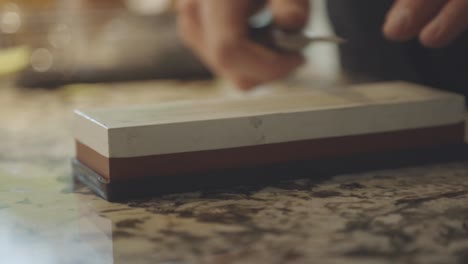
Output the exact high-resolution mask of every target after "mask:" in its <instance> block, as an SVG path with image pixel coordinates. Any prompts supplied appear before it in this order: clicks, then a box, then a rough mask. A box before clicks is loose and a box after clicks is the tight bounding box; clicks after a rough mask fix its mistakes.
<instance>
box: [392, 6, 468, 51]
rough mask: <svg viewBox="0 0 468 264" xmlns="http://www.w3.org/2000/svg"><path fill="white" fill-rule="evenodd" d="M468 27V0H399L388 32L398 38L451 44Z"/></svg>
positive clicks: (393, 38)
mask: <svg viewBox="0 0 468 264" xmlns="http://www.w3.org/2000/svg"><path fill="white" fill-rule="evenodd" d="M466 30H468V0H397V1H396V3H395V4H394V6H393V8H392V10H391V11H390V12H389V14H388V17H387V22H386V23H385V26H384V33H385V35H386V36H387V38H389V39H391V40H395V41H407V40H410V39H413V38H416V37H419V39H420V41H421V43H422V44H423V45H425V46H427V47H431V48H439V47H443V46H446V45H448V44H450V43H451V42H452V41H454V40H455V39H456V38H457V37H458V36H460V35H461V34H462V33H464V32H465V31H466Z"/></svg>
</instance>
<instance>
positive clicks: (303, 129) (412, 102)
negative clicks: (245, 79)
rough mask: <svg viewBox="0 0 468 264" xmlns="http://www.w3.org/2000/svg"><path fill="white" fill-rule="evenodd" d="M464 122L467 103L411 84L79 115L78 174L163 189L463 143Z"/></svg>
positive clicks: (107, 110) (87, 112) (189, 102)
mask: <svg viewBox="0 0 468 264" xmlns="http://www.w3.org/2000/svg"><path fill="white" fill-rule="evenodd" d="M464 118H465V101H464V97H462V96H460V95H457V94H453V93H449V92H443V91H438V90H434V89H431V88H426V87H422V86H419V85H414V84H409V83H404V82H392V83H380V84H367V85H359V86H351V87H345V88H337V89H330V90H310V91H307V92H300V93H291V94H282V95H265V96H257V97H249V98H235V99H232V98H231V99H219V100H207V101H185V102H175V103H162V104H157V105H148V106H136V107H125V108H107V109H91V110H77V111H76V112H75V122H74V124H75V127H74V132H75V140H76V151H77V152H76V162H75V169H76V170H75V175H76V176H78V177H79V178H80V179H83V178H86V177H88V180H89V177H91V176H90V175H89V174H93V176H92V177H95V178H97V179H98V182H99V184H114V185H117V184H120V186H121V187H119V188H120V189H121V191H124V192H125V188H124V187H123V186H125V184H129V183H131V182H140V183H144V182H154V181H155V180H156V181H158V183H157V186H154V188H155V189H158V188H159V189H161V188H164V181H165V180H169V179H171V178H172V179H176V178H177V177H179V176H180V175H203V174H208V173H216V174H217V177H218V179H222V178H223V173H224V172H228V171H229V170H233V169H239V168H254V167H258V166H268V165H274V164H286V163H288V162H295V161H321V160H333V159H339V158H346V157H353V156H359V155H363V154H369V155H376V154H379V153H388V152H396V151H404V150H411V149H427V148H431V147H438V146H451V145H461V144H463V141H464ZM396 158H398V157H396ZM83 174H88V175H83ZM191 177H195V176H191ZM200 179H201V178H200ZM191 180H194V179H193V178H191ZM180 184H181V185H183V184H184V183H183V182H180ZM146 187H148V186H146ZM176 189H177V188H176ZM100 194H101V195H102V196H104V197H106V198H108V197H107V196H108V195H106V194H102V193H100Z"/></svg>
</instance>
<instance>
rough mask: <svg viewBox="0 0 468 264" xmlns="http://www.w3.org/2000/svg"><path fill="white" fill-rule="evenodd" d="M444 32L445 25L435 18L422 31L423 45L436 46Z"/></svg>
mask: <svg viewBox="0 0 468 264" xmlns="http://www.w3.org/2000/svg"><path fill="white" fill-rule="evenodd" d="M444 32H445V26H444V23H443V21H440V19H439V20H435V21H434V22H433V23H432V24H431V25H429V28H428V29H427V31H426V32H423V37H422V39H423V42H424V44H425V45H427V46H430V47H436V46H439V45H441V44H440V43H441V42H442V41H443V38H444Z"/></svg>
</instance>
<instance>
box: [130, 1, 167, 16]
mask: <svg viewBox="0 0 468 264" xmlns="http://www.w3.org/2000/svg"><path fill="white" fill-rule="evenodd" d="M171 2H172V0H127V1H126V2H125V3H126V4H127V8H128V9H130V10H131V11H134V12H137V13H139V14H142V15H154V14H161V13H164V12H166V11H167V10H169V8H170V6H171Z"/></svg>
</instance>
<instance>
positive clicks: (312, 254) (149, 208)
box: [0, 82, 468, 264]
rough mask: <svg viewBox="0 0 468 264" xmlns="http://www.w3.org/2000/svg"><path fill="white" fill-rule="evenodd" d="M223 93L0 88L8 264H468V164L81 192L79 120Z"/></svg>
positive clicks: (1, 229) (168, 86) (186, 87)
mask: <svg viewBox="0 0 468 264" xmlns="http://www.w3.org/2000/svg"><path fill="white" fill-rule="evenodd" d="M127 86H128V85H127ZM215 86H216V85H207V84H206V83H201V84H194V83H185V84H184V83H176V82H162V83H142V84H132V87H131V88H129V89H128V87H126V85H109V86H80V87H76V86H70V87H66V88H65V89H63V90H59V91H28V90H18V89H14V88H11V87H9V86H8V85H3V86H1V87H0V120H1V123H0V138H1V139H2V141H1V144H0V256H1V257H0V263H36V264H42V263H164V264H175V263H177V264H179V263H181V264H182V263H376V264H379V263H459V264H462V263H468V162H454V163H444V164H433V165H430V166H420V167H410V168H400V169H395V170H385V171H369V172H366V173H360V174H350V175H338V176H335V177H326V178H323V177H322V178H320V177H314V175H310V178H308V179H302V180H295V181H285V182H281V183H276V184H270V185H258V186H243V187H236V188H231V189H225V190H212V191H205V192H194V193H184V194H174V195H167V196H163V197H154V198H147V199H140V200H131V201H127V202H124V203H108V202H106V201H104V200H102V199H100V198H98V197H96V196H95V195H94V194H93V193H91V192H90V191H89V190H88V189H87V188H86V187H83V186H80V185H78V186H75V187H73V181H72V178H71V176H70V175H71V172H70V165H69V159H70V158H71V156H72V155H73V145H72V139H71V138H70V134H71V131H70V128H69V127H70V126H69V125H70V120H71V116H72V114H71V112H70V111H71V109H72V108H75V107H77V106H80V107H81V106H89V105H97V104H108V105H115V104H122V103H126V104H136V103H145V102H150V101H153V102H154V101H158V100H161V101H162V100H178V99H185V98H206V97H209V96H213V97H216V96H221V95H223V94H225V91H223V90H222V89H218V88H216V87H215Z"/></svg>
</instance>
